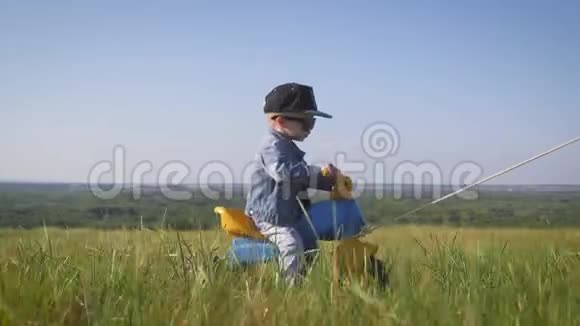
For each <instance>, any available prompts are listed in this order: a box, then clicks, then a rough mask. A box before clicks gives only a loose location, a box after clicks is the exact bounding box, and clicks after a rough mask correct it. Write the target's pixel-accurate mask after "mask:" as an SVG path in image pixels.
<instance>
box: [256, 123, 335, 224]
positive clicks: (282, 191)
mask: <svg viewBox="0 0 580 326" xmlns="http://www.w3.org/2000/svg"><path fill="white" fill-rule="evenodd" d="M304 154H305V153H304V152H303V151H301V150H300V149H299V148H298V146H296V144H295V143H294V142H293V141H292V140H291V139H289V138H288V137H286V136H285V135H284V134H282V133H280V132H278V131H276V130H274V129H272V128H270V129H269V132H268V134H267V135H266V137H265V138H264V142H263V143H262V144H261V146H260V149H259V151H258V153H257V154H256V156H255V159H254V162H253V166H252V169H253V170H252V178H251V185H250V189H249V192H248V194H247V198H246V200H247V201H246V207H245V213H246V215H248V216H250V217H252V218H253V219H254V220H256V221H265V222H268V223H272V224H275V225H280V226H292V225H295V224H296V222H298V220H299V219H300V216H301V215H302V209H301V207H300V204H299V203H298V200H297V196H298V197H301V196H303V194H304V193H305V192H306V190H307V189H308V188H315V189H320V190H325V191H330V190H331V188H332V186H333V184H332V180H331V179H330V178H328V177H325V176H322V174H321V171H320V170H321V168H320V167H317V166H314V165H308V164H307V163H306V162H305V161H304Z"/></svg>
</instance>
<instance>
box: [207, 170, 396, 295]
mask: <svg viewBox="0 0 580 326" xmlns="http://www.w3.org/2000/svg"><path fill="white" fill-rule="evenodd" d="M323 173H328V171H327V170H326V169H323ZM297 200H298V199H297ZM301 207H302V208H303V212H304V216H303V217H304V218H302V219H301V220H302V221H303V222H302V223H300V224H299V225H298V226H297V228H298V229H299V232H300V234H301V235H302V236H303V237H304V239H303V240H304V241H305V242H307V241H336V242H338V245H337V246H336V247H335V248H334V252H333V254H332V255H333V257H332V265H333V267H332V268H333V282H334V283H335V285H338V283H339V281H340V279H344V278H347V277H348V278H352V277H358V278H359V279H360V278H361V277H362V278H365V277H368V276H371V277H372V278H374V279H376V281H377V283H378V284H379V286H380V287H382V288H385V287H386V286H387V285H388V275H387V274H388V273H387V271H386V268H385V265H384V264H383V262H382V261H380V260H378V259H377V258H376V257H375V254H376V252H377V249H378V247H377V246H376V245H374V244H371V243H368V242H366V241H363V240H362V239H360V238H359V237H358V236H359V235H360V234H361V232H362V231H363V228H364V227H365V225H366V222H365V220H364V218H363V216H362V213H361V211H360V209H359V207H358V204H357V202H356V201H355V200H354V199H353V198H352V180H351V179H350V178H349V177H348V176H345V175H343V174H341V173H339V175H338V177H337V181H336V184H335V185H334V187H333V189H332V191H331V193H330V199H329V200H321V201H318V202H315V203H312V204H311V205H310V206H309V208H308V209H305V208H304V206H301ZM214 212H215V213H216V215H217V216H218V218H219V219H220V226H221V228H222V229H223V230H224V231H225V232H226V233H228V234H229V235H231V236H233V239H232V243H231V246H230V248H229V249H228V251H227V253H226V255H225V257H224V258H225V260H226V261H227V262H228V263H229V264H241V265H251V264H259V263H264V262H267V261H270V260H273V259H275V258H277V256H278V251H277V248H276V247H275V246H274V245H273V244H272V243H270V242H269V241H267V240H266V239H265V238H264V236H263V235H262V234H261V233H260V232H259V231H258V229H257V228H256V226H255V225H254V223H253V221H252V219H251V218H250V217H248V216H247V215H245V213H244V211H243V210H242V209H239V208H226V207H223V206H217V207H215V208H214Z"/></svg>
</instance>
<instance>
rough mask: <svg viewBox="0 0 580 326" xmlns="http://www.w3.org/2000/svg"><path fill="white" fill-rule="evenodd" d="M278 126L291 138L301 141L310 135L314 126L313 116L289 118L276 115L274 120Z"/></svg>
mask: <svg viewBox="0 0 580 326" xmlns="http://www.w3.org/2000/svg"><path fill="white" fill-rule="evenodd" d="M275 123H276V124H277V126H278V128H279V129H280V130H281V131H282V132H283V133H284V134H286V135H287V136H288V137H290V138H292V139H293V140H297V141H303V140H304V139H306V137H308V135H310V132H311V131H312V128H313V127H314V118H312V117H304V118H289V117H277V118H276V120H275Z"/></svg>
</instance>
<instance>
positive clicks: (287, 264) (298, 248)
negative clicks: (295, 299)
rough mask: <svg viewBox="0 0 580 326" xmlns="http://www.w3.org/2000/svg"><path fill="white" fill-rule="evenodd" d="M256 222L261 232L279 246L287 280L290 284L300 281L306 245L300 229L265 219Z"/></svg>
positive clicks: (281, 265)
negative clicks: (279, 224) (275, 223)
mask: <svg viewBox="0 0 580 326" xmlns="http://www.w3.org/2000/svg"><path fill="white" fill-rule="evenodd" d="M255 224H256V226H257V227H258V229H259V230H260V233H262V234H263V235H264V237H266V239H268V241H270V242H272V243H273V244H274V245H275V246H276V247H277V248H278V251H279V260H280V267H281V269H282V272H283V274H284V278H285V279H286V282H287V283H289V284H295V283H296V282H300V281H301V278H302V276H303V273H304V270H303V261H304V245H303V243H302V237H300V234H299V233H298V231H296V229H295V228H293V227H288V226H278V225H274V224H271V223H268V222H263V221H256V222H255Z"/></svg>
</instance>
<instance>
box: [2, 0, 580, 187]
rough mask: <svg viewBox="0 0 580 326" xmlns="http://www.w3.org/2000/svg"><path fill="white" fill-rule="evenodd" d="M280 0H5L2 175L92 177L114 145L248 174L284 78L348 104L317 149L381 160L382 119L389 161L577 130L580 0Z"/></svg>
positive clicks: (525, 143)
mask: <svg viewBox="0 0 580 326" xmlns="http://www.w3.org/2000/svg"><path fill="white" fill-rule="evenodd" d="M274 2H275V1H272V2H266V1H260V2H258V1H256V2H252V1H238V2H227V3H226V2H223V3H218V2H216V1H199V2H196V4H191V3H189V2H161V1H155V2H143V1H138V2H137V1H136V2H128V1H90V2H89V1H67V2H58V1H38V2H32V1H10V2H9V1H4V2H2V4H0V42H1V51H0V180H22V181H75V182H85V181H86V179H87V175H88V171H89V169H90V168H91V166H93V165H94V164H95V163H96V162H98V161H101V160H109V159H111V156H112V150H113V146H114V145H116V144H121V145H123V146H124V147H125V148H126V151H127V166H128V169H129V170H130V169H131V168H132V167H133V166H134V165H135V164H136V163H137V162H138V161H141V160H149V161H151V162H152V163H153V165H154V168H158V167H160V166H161V165H162V164H164V163H166V162H168V161H171V160H181V161H183V162H185V163H187V164H188V165H189V166H190V168H191V173H192V176H191V178H195V176H196V174H197V171H198V170H199V169H200V167H201V166H202V165H203V164H204V163H205V162H208V161H211V160H221V161H224V162H225V163H226V164H228V165H229V166H231V167H232V168H233V169H234V171H236V173H239V171H240V170H241V168H242V167H243V166H244V165H245V164H246V163H247V162H248V161H249V160H251V159H252V157H253V155H254V152H255V150H256V147H257V145H258V143H259V141H260V138H261V137H262V134H263V133H264V131H265V130H266V129H265V124H264V121H263V117H262V104H263V97H264V95H265V94H266V93H267V92H268V91H269V90H270V89H271V88H272V87H273V86H275V85H276V84H279V83H283V82H287V81H296V82H301V83H306V84H310V85H312V86H313V87H314V90H315V94H316V98H317V100H318V104H319V108H320V109H322V110H325V111H327V112H330V113H332V114H333V115H334V119H332V120H319V121H318V122H317V126H316V129H315V130H314V133H313V134H312V136H311V137H310V138H309V139H308V140H307V141H306V142H305V143H300V144H299V146H300V147H301V148H302V149H304V150H305V151H306V152H307V156H306V158H307V159H308V160H309V161H313V162H314V161H319V160H332V159H333V158H334V154H335V153H336V152H337V151H344V152H346V153H347V155H348V158H349V159H353V160H356V159H364V160H366V161H367V162H372V159H371V158H368V157H365V155H364V154H363V153H362V150H361V148H360V147H361V146H360V135H361V133H362V131H363V129H364V128H365V126H367V125H369V124H372V123H373V122H375V121H387V122H388V123H390V124H392V125H393V126H394V127H395V128H396V129H397V130H398V132H399V134H400V149H399V152H398V153H397V155H396V156H394V157H389V158H388V159H387V160H386V165H387V167H388V169H393V168H394V167H395V166H396V165H397V164H398V163H400V162H403V161H411V162H422V161H426V160H428V161H432V162H434V163H436V164H437V165H439V166H440V167H441V169H442V171H443V174H444V177H445V178H446V179H447V178H448V177H449V173H450V171H451V169H452V168H453V166H454V165H455V164H457V163H458V162H461V161H465V160H470V161H474V162H476V163H477V164H479V165H480V166H481V167H482V168H483V174H484V175H489V174H491V173H494V172H496V171H498V170H500V169H503V168H505V167H507V166H509V165H511V164H514V163H517V162H518V161H520V160H524V159H526V158H528V157H530V156H532V155H534V154H537V153H539V152H541V151H543V150H546V149H548V148H550V147H552V146H555V145H557V144H559V143H561V142H564V141H566V140H568V139H571V138H573V137H576V136H579V135H580V19H578V17H580V2H578V1H455V2H444V1H433V2H427V1H424V2H411V1H400V2H390V1H375V2H372V1H363V2H355V1H351V2H345V1H342V2H341V1H327V2H322V1H317V2H312V1H303V2H298V1H291V2H288V1H286V2H279V1H278V2H276V3H274ZM579 167H580V144H576V145H573V146H571V147H567V148H565V149H563V150H562V151H560V152H557V153H555V154H552V155H550V156H547V157H544V158H542V159H540V160H539V161H536V162H534V163H532V164H530V165H528V166H525V167H523V168H521V169H519V170H516V171H514V172H512V173H510V174H508V175H505V176H502V177H500V178H498V179H496V180H495V181H494V182H492V183H496V184H497V183H516V184H534V183H550V184H557V183H574V184H579V183H580V168H579ZM386 175H387V179H386V181H387V182H388V181H390V180H389V175H390V172H387V174H386ZM150 177H152V176H150ZM146 180H147V178H146Z"/></svg>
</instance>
